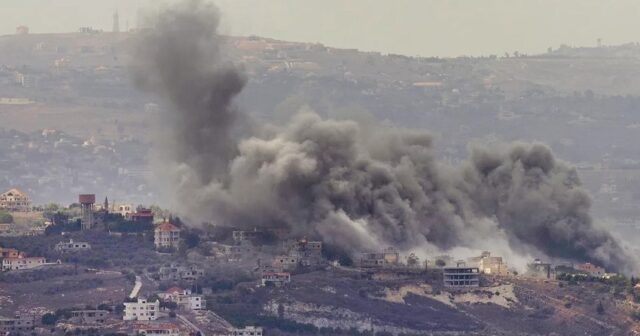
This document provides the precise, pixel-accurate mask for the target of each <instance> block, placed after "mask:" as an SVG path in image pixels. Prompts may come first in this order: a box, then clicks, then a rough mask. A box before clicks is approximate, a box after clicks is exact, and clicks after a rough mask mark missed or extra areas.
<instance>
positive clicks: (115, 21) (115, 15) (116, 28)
mask: <svg viewBox="0 0 640 336" xmlns="http://www.w3.org/2000/svg"><path fill="white" fill-rule="evenodd" d="M113 32H114V33H119V32H120V16H119V15H118V11H117V10H116V12H115V13H113Z"/></svg>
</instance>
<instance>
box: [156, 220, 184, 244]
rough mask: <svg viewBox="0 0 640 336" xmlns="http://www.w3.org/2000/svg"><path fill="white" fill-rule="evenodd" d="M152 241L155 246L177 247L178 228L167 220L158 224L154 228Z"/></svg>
mask: <svg viewBox="0 0 640 336" xmlns="http://www.w3.org/2000/svg"><path fill="white" fill-rule="evenodd" d="M154 243H155V245H156V248H170V247H173V248H178V245H179V243H180V228H178V227H177V226H175V225H173V224H171V223H169V222H164V223H161V224H158V225H157V226H156V228H155V230H154Z"/></svg>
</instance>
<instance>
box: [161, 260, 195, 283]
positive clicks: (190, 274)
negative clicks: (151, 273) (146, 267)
mask: <svg viewBox="0 0 640 336" xmlns="http://www.w3.org/2000/svg"><path fill="white" fill-rule="evenodd" d="M158 275H159V276H160V280H161V281H180V280H184V281H195V280H198V278H201V277H203V276H204V269H203V268H201V267H198V266H195V265H192V266H178V265H175V264H174V265H171V266H162V267H160V269H159V270H158Z"/></svg>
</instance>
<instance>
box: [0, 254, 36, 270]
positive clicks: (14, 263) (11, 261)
mask: <svg viewBox="0 0 640 336" xmlns="http://www.w3.org/2000/svg"><path fill="white" fill-rule="evenodd" d="M45 263H46V261H45V259H44V258H43V257H24V256H22V257H17V258H2V270H3V271H17V270H25V269H32V268H36V267H39V266H42V265H44V264H45Z"/></svg>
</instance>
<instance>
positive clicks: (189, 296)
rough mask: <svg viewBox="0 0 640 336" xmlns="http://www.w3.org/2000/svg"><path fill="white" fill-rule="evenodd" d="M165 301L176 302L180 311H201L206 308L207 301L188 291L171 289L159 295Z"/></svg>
mask: <svg viewBox="0 0 640 336" xmlns="http://www.w3.org/2000/svg"><path fill="white" fill-rule="evenodd" d="M159 296H160V297H161V298H162V299H163V300H166V301H171V302H175V303H176V304H177V305H178V307H179V308H180V309H184V310H201V309H203V308H204V307H205V306H206V303H205V300H204V299H203V298H202V296H200V295H195V294H193V293H191V291H190V290H188V289H182V288H179V287H171V288H169V289H168V290H167V291H166V292H164V293H160V295H159Z"/></svg>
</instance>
